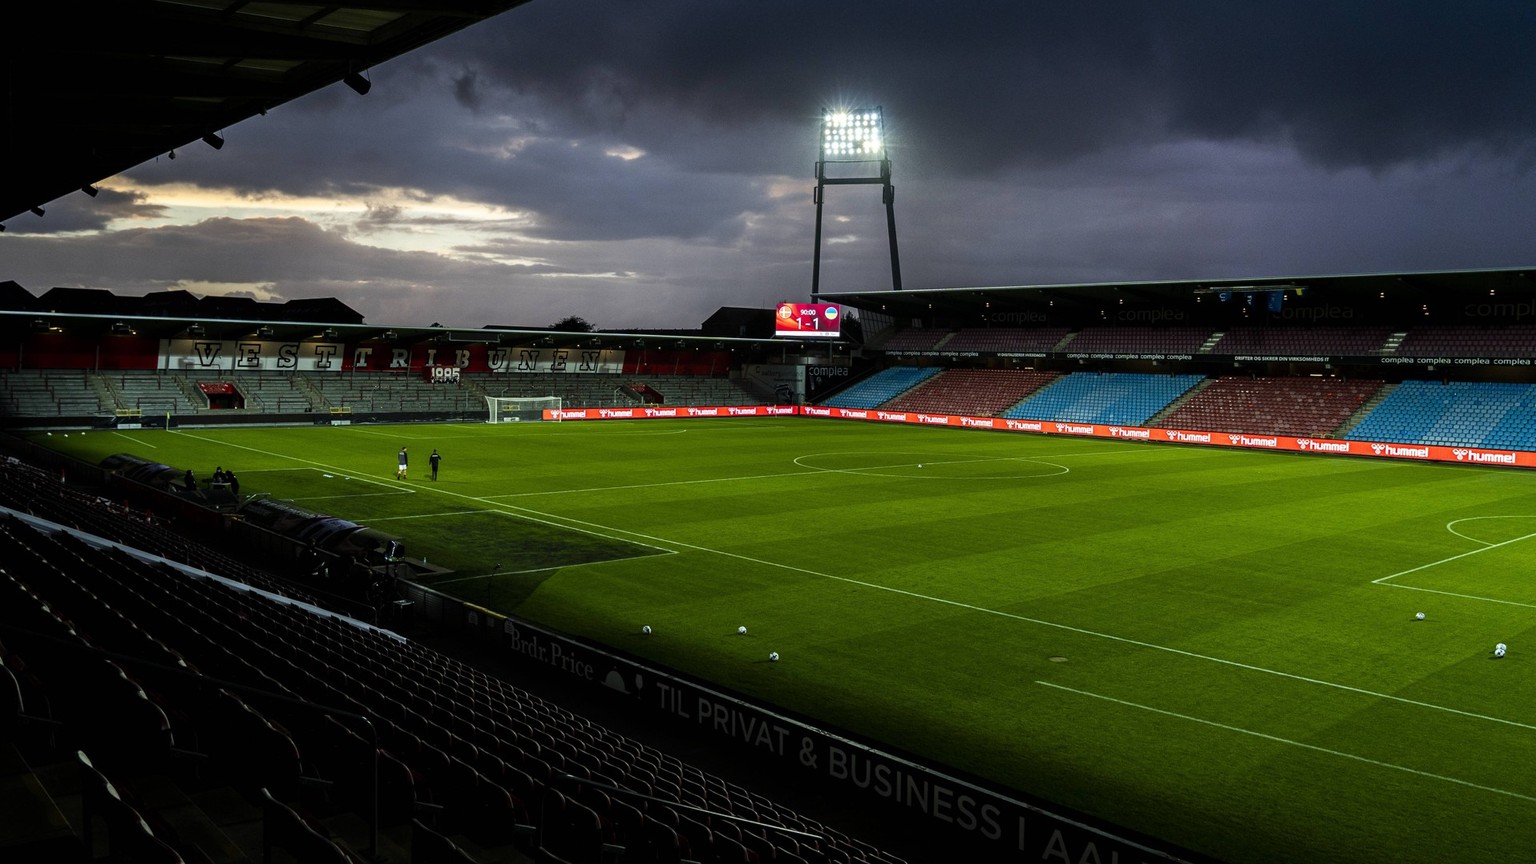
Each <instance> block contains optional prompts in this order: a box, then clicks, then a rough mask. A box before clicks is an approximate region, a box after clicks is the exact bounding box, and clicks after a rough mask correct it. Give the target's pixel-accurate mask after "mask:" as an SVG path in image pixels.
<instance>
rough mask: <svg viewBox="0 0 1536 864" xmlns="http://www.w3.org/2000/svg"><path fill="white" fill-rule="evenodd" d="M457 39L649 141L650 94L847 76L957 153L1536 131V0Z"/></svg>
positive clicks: (907, 11)
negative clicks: (1534, 51)
mask: <svg viewBox="0 0 1536 864" xmlns="http://www.w3.org/2000/svg"><path fill="white" fill-rule="evenodd" d="M465 43H466V45H470V46H473V47H474V48H476V49H478V53H479V55H480V57H479V59H478V60H477V61H475V62H476V63H477V65H478V66H479V67H480V68H482V69H484V70H485V71H484V79H482V80H480V81H479V82H478V88H479V91H480V92H482V93H484V92H486V91H487V90H488V88H489V87H490V86H491V81H494V82H496V83H497V84H499V85H501V86H504V87H507V88H510V89H511V90H512V91H514V92H518V93H531V94H537V95H538V96H540V97H541V99H542V100H543V102H544V103H545V104H546V105H547V106H548V107H549V108H550V109H551V110H552V111H554V112H556V114H557V115H558V116H563V117H564V118H565V120H566V122H567V123H568V124H569V126H570V128H572V129H573V130H576V131H580V132H581V133H582V134H604V133H609V134H612V133H616V132H617V131H618V130H630V131H633V132H639V133H641V134H643V135H644V136H645V140H644V143H645V144H646V145H647V146H656V147H658V148H661V147H662V145H663V144H667V145H678V144H680V143H681V142H680V141H679V140H678V139H677V138H669V136H668V127H667V126H665V125H664V124H660V123H654V122H648V121H647V119H646V117H647V115H652V114H656V113H658V112H659V113H661V114H663V115H665V116H667V117H671V118H674V119H676V118H679V117H686V118H689V119H690V120H691V121H697V122H701V123H705V124H708V125H712V126H718V127H727V128H728V127H731V126H740V125H747V124H753V123H758V122H762V121H763V120H764V119H765V118H769V117H771V118H775V119H778V120H781V121H798V122H801V123H802V124H803V123H805V122H806V121H807V115H808V114H814V112H815V111H816V110H817V109H818V108H819V107H820V106H822V105H823V104H826V103H827V102H828V101H830V100H836V99H839V98H851V99H856V100H869V101H874V102H879V103H882V104H883V105H884V106H885V108H886V110H887V115H888V118H889V123H890V125H891V126H892V127H893V135H894V137H895V138H896V141H895V142H894V144H893V146H894V147H896V148H897V150H898V152H899V150H900V149H901V148H907V149H911V148H917V147H921V148H923V149H924V150H926V151H928V152H930V153H932V154H943V159H944V160H945V161H946V162H947V164H948V170H949V171H952V172H955V173H973V172H980V171H986V170H991V169H994V168H996V167H998V166H1001V165H1006V164H1012V163H1024V164H1029V163H1035V162H1039V161H1055V160H1062V159H1068V158H1074V157H1077V156H1080V155H1083V154H1085V153H1091V152H1095V151H1097V150H1100V149H1102V148H1105V147H1109V146H1114V145H1117V144H1123V143H1128V142H1129V143H1135V142H1145V141H1149V140H1158V139H1162V138H1166V137H1175V138H1178V137H1192V138H1210V139H1215V140H1250V141H1275V142H1284V143H1291V144H1293V145H1294V146H1296V147H1297V148H1299V150H1300V151H1301V152H1302V153H1303V154H1304V155H1306V156H1307V157H1308V158H1310V159H1313V160H1316V161H1317V162H1319V163H1321V164H1324V165H1328V166H1368V167H1375V168H1380V167H1384V166H1388V165H1391V164H1394V163H1398V162H1403V161H1412V160H1415V159H1419V158H1428V157H1433V156H1436V155H1438V154H1440V153H1442V152H1445V151H1449V150H1456V149H1460V148H1464V147H1469V146H1472V147H1487V148H1490V149H1493V150H1497V151H1511V150H1521V151H1528V150H1529V148H1530V147H1531V142H1532V138H1533V135H1536V120H1533V116H1532V112H1530V111H1529V110H1528V106H1530V105H1532V104H1536V75H1533V74H1532V64H1531V62H1530V52H1531V46H1532V45H1533V44H1536V6H1533V5H1532V4H1529V3H1514V2H1507V0H1474V2H1469V3H1445V2H1427V0H1418V2H1397V0H1391V2H1388V0H1379V2H1348V0H1345V2H1330V3H1322V2H1286V3H1262V4H1256V3H1234V2H1227V0H1205V2H1171V3H1170V2H1112V3H1097V2H1095V3H1019V2H990V3H988V2H966V3H938V2H931V0H905V2H887V3H880V4H878V5H871V4H858V3H846V2H841V3H825V2H816V0H803V2H796V0H785V2H774V3H750V4H748V3H720V2H714V0H687V2H669V3H598V2H592V0H576V2H562V3H548V4H538V3H534V4H530V5H529V6H527V7H523V8H521V9H518V10H515V11H514V12H513V13H510V14H508V15H506V16H504V18H503V19H501V20H498V21H497V22H496V24H495V26H488V27H484V28H480V29H479V30H476V31H474V32H472V33H470V34H468V36H467V38H466V39H465ZM487 79H488V80H487ZM672 128H675V127H672ZM765 150H766V148H765ZM768 152H772V151H768ZM777 152H780V153H782V152H783V151H782V149H781V150H779V151H777ZM766 155H767V154H766V153H758V154H747V155H746V158H747V159H749V160H751V161H752V163H753V164H754V165H756V166H757V167H759V168H761V167H764V164H763V163H764V159H765V156H766ZM934 161H935V162H938V161H939V160H938V159H935V160H934Z"/></svg>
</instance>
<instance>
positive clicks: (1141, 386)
mask: <svg viewBox="0 0 1536 864" xmlns="http://www.w3.org/2000/svg"><path fill="white" fill-rule="evenodd" d="M1202 380H1204V376H1202V375H1156V374H1147V373H1135V372H1106V373H1097V372H1074V373H1072V374H1071V375H1068V376H1066V377H1064V378H1061V379H1060V380H1058V381H1056V382H1055V383H1053V384H1051V385H1050V386H1049V387H1045V388H1043V389H1041V390H1040V391H1039V392H1038V393H1036V394H1035V395H1033V396H1031V397H1030V398H1029V399H1026V400H1024V401H1023V402H1021V403H1020V404H1018V405H1016V406H1015V407H1013V408H1010V409H1009V410H1007V411H1006V412H1004V413H1003V416H1004V417H1010V418H1028V419H1034V420H1064V421H1070V422H1074V423H1123V424H1127V425H1142V424H1144V423H1146V422H1147V420H1149V419H1150V418H1151V417H1152V416H1153V415H1155V414H1157V413H1158V412H1159V411H1162V410H1163V409H1164V408H1166V407H1167V406H1168V404H1169V403H1170V402H1172V401H1173V400H1175V399H1177V398H1178V397H1179V396H1181V395H1183V394H1184V392H1185V391H1187V390H1189V389H1190V388H1191V387H1194V386H1195V385H1196V384H1198V383H1200V382H1201V381H1202Z"/></svg>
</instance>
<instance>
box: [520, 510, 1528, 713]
mask: <svg viewBox="0 0 1536 864" xmlns="http://www.w3.org/2000/svg"><path fill="white" fill-rule="evenodd" d="M501 506H504V507H508V508H511V509H513V510H517V511H522V512H524V513H529V514H537V515H538V516H540V517H543V518H547V519H561V520H564V521H565V522H567V523H570V524H574V525H592V526H594V527H602V528H604V530H607V531H610V532H613V533H617V534H623V535H627V536H630V537H639V538H643V539H644V540H646V541H648V542H652V543H670V544H672V545H673V546H677V547H679V548H681V549H692V550H694V551H696V552H704V553H709V554H713V555H719V556H721V557H723V558H732V559H735V560H737V561H746V562H748V563H751V564H758V565H760V566H763V567H772V568H777V569H780V570H786V571H789V572H791V573H800V574H803V575H805V576H810V577H813V578H817V579H827V580H830V581H833V582H841V583H843V584H844V585H853V586H857V587H860V588H867V589H869V590H872V591H883V592H885V593H888V594H895V595H897V596H900V597H907V598H910V599H913V600H920V601H923V602H926V603H934V604H937V605H940V606H948V607H951V608H954V609H965V610H968V611H971V612H976V613H978V614H982V615H993V616H996V617H998V618H1005V619H1008V620H1012V621H1021V622H1024V623H1026V624H1034V625H1036V626H1039V627H1048V628H1051V629H1055V630H1061V631H1064V632H1067V633H1076V634H1078V635H1080V636H1087V637H1090V638H1094V639H1103V640H1106V641H1109V642H1118V643H1120V644H1121V645H1133V646H1136V647H1138V648H1146V649H1148V650H1150V651H1161V652H1164V653H1167V654H1173V655H1175V656H1179V657H1188V658H1189V659H1191V660H1200V661H1204V662H1207V663H1217V664H1220V665H1222V666H1228V667H1231V668H1233V669H1244V670H1247V671H1249V672H1256V673H1259V674H1262V675H1272V676H1274V677H1276V678H1284V679H1286V680H1289V681H1296V682H1299V683H1302V684H1310V685H1314V686H1318V687H1326V688H1329V689H1332V690H1338V691H1340V692H1344V693H1354V694H1357V695H1360V696H1366V697H1370V698H1372V699H1382V700H1386V701H1389V702H1396V703H1398V704H1400V705H1412V706H1414V707H1417V708H1427V709H1429V710H1431V711H1443V712H1445V713H1447V714H1454V715H1457V716H1459V717H1466V718H1469V719H1472V720H1481V721H1484V722H1488V723H1498V724H1500V725H1503V726H1513V727H1515V728H1518V729H1530V730H1533V731H1536V723H1525V722H1521V721H1519V720H1510V719H1507V718H1504V717H1495V716H1493V715H1491V714H1479V713H1477V712H1476V711H1468V710H1466V709H1463V708H1453V707H1451V706H1449V705H1437V704H1435V703H1433V702H1424V701H1421V700H1418V699H1409V698H1408V697H1406V696H1398V695H1395V694H1392V693H1383V692H1381V691H1378V690H1370V689H1367V688H1365V687H1356V686H1354V685H1352V684H1341V683H1339V682H1337V681H1326V680H1324V679H1321V678H1312V677H1309V676H1306V675H1298V674H1297V673H1295V672H1284V671H1281V670H1279V669H1270V668H1268V667H1265V666H1256V665H1254V664H1252V663H1243V662H1241V661H1238V660H1229V659H1227V658H1225V657H1215V656H1212V655H1210V654H1201V653H1200V652H1198V651H1189V650H1186V649H1183V648H1175V647H1173V646H1171V645H1159V644H1157V643H1155V642H1147V641H1145V640H1142V639H1132V638H1130V637H1128V636H1116V635H1115V634H1113V633H1105V632H1103V631H1101V630H1090V629H1088V628H1086V627H1076V626H1073V625H1071V624H1062V623H1060V622H1058V621H1047V620H1045V619H1044V618H1031V617H1030V616H1028V615H1020V614H1018V613H1015V612H1005V611H1003V610H1001V609H990V608H988V607H986V606H977V605H975V604H974V603H964V602H961V601H959V600H950V599H948V598H945V597H937V596H934V595H932V594H923V593H921V592H918V591H909V590H907V589H905V588H897V587H895V586H892V585H882V584H880V583H878V582H869V581H866V580H863V579H854V578H852V577H850V576H837V575H834V574H832V573H826V572H822V571H819V570H812V569H810V568H808V567H797V566H795V565H794V564H786V563H784V562H782V561H769V560H765V559H762V558H754V557H752V556H750V555H742V554H741V553H739V552H727V551H725V550H724V549H716V548H713V547H710V546H701V545H698V544H696V543H686V542H683V541H681V540H667V539H665V538H661V537H656V536H654V535H650V534H645V533H643V532H640V531H632V530H630V529H627V528H616V527H612V526H596V523H592V522H587V521H585V520H581V519H575V518H573V517H569V516H556V515H555V514H552V513H541V512H540V511H537V510H529V509H528V508H524V507H519V506H517V505H515V504H504V505H501ZM528 518H532V517H531V516H530V517H528ZM594 533H596V532H594ZM642 545H644V544H642Z"/></svg>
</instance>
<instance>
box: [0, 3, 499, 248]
mask: <svg viewBox="0 0 1536 864" xmlns="http://www.w3.org/2000/svg"><path fill="white" fill-rule="evenodd" d="M524 2H526V0H447V2H433V3H416V2H405V0H355V2H348V3H340V4H329V3H291V2H283V0H262V2H249V0H112V2H107V3H99V2H90V3H83V2H54V3H28V4H26V5H25V8H24V9H22V8H16V9H12V11H11V13H10V15H9V16H8V17H9V18H10V20H11V23H10V24H9V25H8V26H7V27H5V28H3V30H4V33H5V36H4V37H3V38H0V44H3V46H4V57H5V63H6V66H5V78H6V95H5V102H4V105H5V109H4V110H5V113H4V127H5V129H4V133H3V135H0V141H3V144H0V147H3V150H0V170H3V171H4V177H5V180H4V182H3V183H0V222H4V221H5V220H8V219H11V218H12V217H14V216H17V215H18V214H21V213H26V212H27V211H29V210H32V209H33V208H39V209H41V208H42V207H44V206H45V205H46V204H47V203H48V202H50V201H52V200H54V199H55V198H59V197H62V196H64V195H68V194H71V193H75V192H80V191H81V190H82V189H84V188H85V187H86V186H88V185H91V184H94V183H96V182H98V181H100V180H103V179H105V178H107V177H111V176H113V175H115V174H119V173H121V172H123V171H126V170H128V169H130V168H133V167H134V166H136V165H140V164H142V163H144V162H147V161H149V160H151V159H154V158H157V157H159V156H162V155H165V154H167V153H169V152H170V151H172V150H174V149H176V148H178V147H186V146H191V145H193V144H194V143H195V144H196V146H199V147H203V146H209V145H208V144H203V143H201V141H200V139H203V140H209V141H210V144H211V143H213V141H214V139H211V138H210V139H205V136H216V135H218V134H219V132H220V130H223V129H225V128H227V127H229V126H232V125H234V124H236V123H239V122H240V121H242V120H246V119H249V118H251V117H254V116H257V115H259V114H263V113H265V112H266V111H267V110H269V109H271V108H273V107H275V106H278V105H281V104H283V103H286V102H290V101H292V100H294V99H297V98H298V97H300V96H304V95H306V94H308V93H311V92H313V91H315V90H319V89H321V88H323V87H328V86H331V85H333V84H336V83H337V82H340V81H343V80H345V79H347V78H348V77H349V76H357V77H353V78H352V81H353V83H355V84H357V85H358V86H359V87H362V88H364V89H366V78H365V77H364V73H365V72H366V71H367V70H368V69H369V68H370V67H372V66H376V65H378V64H379V63H382V62H384V61H386V60H389V59H391V58H394V57H398V56H400V55H402V54H405V53H407V52H409V51H412V50H415V49H416V48H419V47H421V46H423V45H426V44H428V43H430V42H433V41H435V40H437V39H440V38H442V37H444V36H447V35H449V34H451V33H454V32H456V31H459V30H462V29H463V28H465V27H468V26H470V25H472V24H475V23H477V22H480V21H483V20H485V19H487V18H490V17H493V16H495V15H499V14H501V13H502V12H505V11H506V10H508V9H511V8H513V7H515V6H519V5H522V3H524ZM354 89H357V88H354Z"/></svg>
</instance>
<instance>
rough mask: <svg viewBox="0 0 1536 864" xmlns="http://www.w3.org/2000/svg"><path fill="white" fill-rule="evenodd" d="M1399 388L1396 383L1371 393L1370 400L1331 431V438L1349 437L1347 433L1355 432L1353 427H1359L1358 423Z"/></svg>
mask: <svg viewBox="0 0 1536 864" xmlns="http://www.w3.org/2000/svg"><path fill="white" fill-rule="evenodd" d="M1399 386H1400V385H1399V384H1397V383H1389V384H1385V385H1383V386H1382V387H1381V388H1380V389H1378V390H1377V391H1376V392H1375V393H1372V394H1371V398H1369V399H1367V400H1365V404H1363V405H1361V406H1360V407H1359V409H1357V410H1356V411H1355V413H1353V414H1351V415H1349V419H1348V420H1345V421H1344V423H1343V425H1341V426H1339V428H1337V429H1335V430H1333V437H1335V438H1347V437H1349V433H1351V432H1353V431H1355V427H1356V426H1359V425H1360V421H1362V420H1364V419H1365V418H1366V417H1367V416H1369V415H1370V413H1371V412H1372V411H1375V410H1376V406H1378V405H1380V404H1381V403H1382V402H1384V401H1386V398H1387V397H1388V396H1390V395H1392V391H1393V390H1396V389H1397V388H1398V387H1399Z"/></svg>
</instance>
